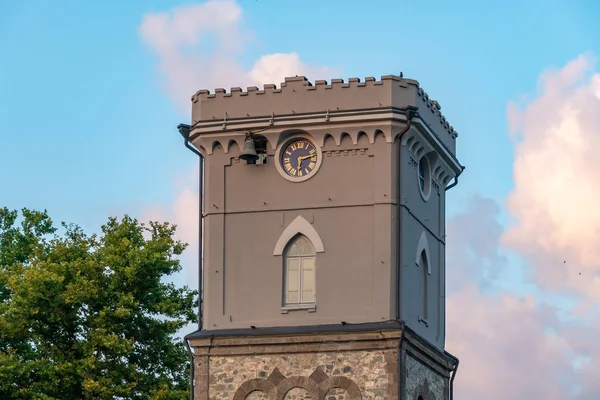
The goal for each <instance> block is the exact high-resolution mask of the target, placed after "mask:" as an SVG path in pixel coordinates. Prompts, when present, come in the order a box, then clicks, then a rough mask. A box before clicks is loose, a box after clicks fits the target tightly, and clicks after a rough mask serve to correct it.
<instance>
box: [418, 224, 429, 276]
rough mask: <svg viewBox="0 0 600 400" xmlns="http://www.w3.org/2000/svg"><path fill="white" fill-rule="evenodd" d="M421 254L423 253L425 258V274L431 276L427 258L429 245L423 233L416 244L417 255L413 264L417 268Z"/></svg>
mask: <svg viewBox="0 0 600 400" xmlns="http://www.w3.org/2000/svg"><path fill="white" fill-rule="evenodd" d="M423 252H425V257H426V259H427V273H428V274H431V262H430V260H431V257H429V243H428V242H427V234H426V233H425V231H423V232H421V236H420V237H419V243H418V244H417V253H416V258H415V264H416V265H417V266H419V264H420V263H421V255H422V253H423Z"/></svg>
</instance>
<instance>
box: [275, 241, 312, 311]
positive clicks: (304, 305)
mask: <svg viewBox="0 0 600 400" xmlns="http://www.w3.org/2000/svg"><path fill="white" fill-rule="evenodd" d="M301 237H302V238H304V239H305V240H306V241H307V242H308V243H309V244H310V246H311V252H310V254H308V253H306V254H300V255H291V256H290V255H288V252H289V249H290V248H291V246H292V245H293V244H294V242H296V241H297V240H298V239H299V238H301ZM282 255H283V264H284V265H283V311H284V313H285V312H287V311H289V310H293V309H309V311H314V310H315V308H316V301H317V297H316V296H317V293H316V285H317V280H316V277H317V273H316V272H317V271H316V269H317V265H316V264H317V263H316V261H317V260H316V258H317V257H316V251H315V248H314V245H313V244H312V242H311V240H310V239H309V238H308V237H306V236H304V235H298V236H295V237H294V238H292V240H290V241H289V243H288V245H287V246H286V249H285V251H284V252H283V254H282ZM290 259H295V260H298V272H297V274H298V301H297V302H290V301H289V300H288V294H289V286H288V283H289V281H288V279H289V276H290V271H289V260H290ZM305 260H311V261H312V269H313V271H312V276H311V278H312V280H313V296H312V297H313V301H304V299H303V296H304V294H303V292H304V285H305V279H304V261H305Z"/></svg>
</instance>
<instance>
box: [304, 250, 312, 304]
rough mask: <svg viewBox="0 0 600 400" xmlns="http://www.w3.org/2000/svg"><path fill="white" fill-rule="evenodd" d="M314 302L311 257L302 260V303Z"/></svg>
mask: <svg viewBox="0 0 600 400" xmlns="http://www.w3.org/2000/svg"><path fill="white" fill-rule="evenodd" d="M314 301H315V259H314V258H313V257H309V258H303V259H302V302H303V303H314Z"/></svg>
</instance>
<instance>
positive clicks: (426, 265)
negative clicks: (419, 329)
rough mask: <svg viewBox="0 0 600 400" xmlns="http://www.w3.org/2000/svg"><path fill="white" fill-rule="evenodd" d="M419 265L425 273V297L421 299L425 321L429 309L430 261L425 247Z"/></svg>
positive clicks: (423, 273)
mask: <svg viewBox="0 0 600 400" xmlns="http://www.w3.org/2000/svg"><path fill="white" fill-rule="evenodd" d="M419 267H420V268H421V274H422V275H423V298H422V299H421V301H422V308H421V318H422V319H423V320H424V322H427V317H428V311H429V302H428V292H429V290H428V289H429V282H428V280H429V261H428V260H427V253H426V252H425V249H423V250H421V256H420V257H419Z"/></svg>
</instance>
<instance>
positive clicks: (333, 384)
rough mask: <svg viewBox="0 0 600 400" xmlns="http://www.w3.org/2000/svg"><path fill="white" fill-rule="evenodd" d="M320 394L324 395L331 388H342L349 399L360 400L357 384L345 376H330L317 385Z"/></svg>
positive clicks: (360, 395)
mask: <svg viewBox="0 0 600 400" xmlns="http://www.w3.org/2000/svg"><path fill="white" fill-rule="evenodd" d="M319 387H320V389H321V393H322V396H325V395H326V394H327V393H328V392H329V391H330V390H331V389H336V388H339V389H344V390H345V391H346V392H347V393H348V395H349V396H350V400H362V394H361V392H360V388H359V387H358V385H357V384H356V383H355V382H354V381H353V380H352V379H350V378H347V377H345V376H332V377H330V378H328V379H326V380H325V381H323V382H321V384H320V385H319Z"/></svg>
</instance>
